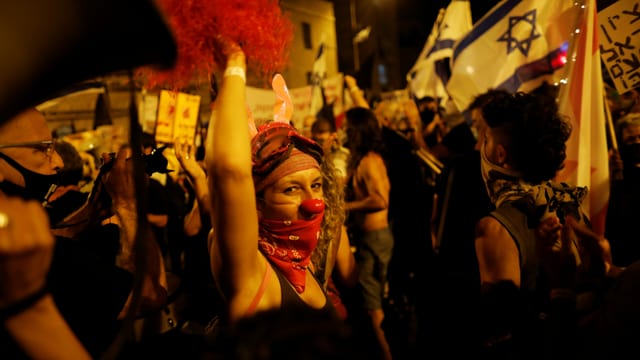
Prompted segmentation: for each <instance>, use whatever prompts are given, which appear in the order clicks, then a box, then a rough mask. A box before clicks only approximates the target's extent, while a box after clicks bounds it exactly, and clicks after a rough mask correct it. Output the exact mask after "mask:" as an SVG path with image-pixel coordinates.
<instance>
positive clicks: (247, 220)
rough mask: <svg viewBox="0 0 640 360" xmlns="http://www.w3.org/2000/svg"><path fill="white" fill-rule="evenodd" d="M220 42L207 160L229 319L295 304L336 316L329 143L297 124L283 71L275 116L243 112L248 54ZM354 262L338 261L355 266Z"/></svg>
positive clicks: (336, 196) (338, 201)
mask: <svg viewBox="0 0 640 360" xmlns="http://www.w3.org/2000/svg"><path fill="white" fill-rule="evenodd" d="M221 47H222V48H223V53H224V57H225V58H226V69H225V71H224V76H223V81H222V85H221V86H220V89H219V94H218V97H217V99H216V102H215V104H214V106H213V111H212V116H211V121H210V122H209V130H208V138H207V144H206V156H205V163H206V167H207V171H208V176H209V186H210V194H211V201H212V207H211V209H212V224H213V229H214V230H212V233H211V234H210V250H209V251H210V254H211V268H212V271H213V274H214V277H215V279H216V282H217V284H218V285H219V287H220V290H221V292H222V294H223V295H224V297H225V299H226V301H227V306H228V311H227V315H228V319H227V320H228V321H229V322H230V323H231V324H233V323H236V322H237V321H238V320H241V319H243V318H246V317H249V316H251V315H253V314H256V313H258V312H262V311H267V310H273V309H285V310H286V309H287V308H290V307H296V306H297V307H306V308H310V309H315V310H317V311H323V312H326V313H327V316H328V317H333V316H336V311H335V308H334V306H333V305H332V302H331V300H330V298H329V297H328V296H327V293H326V291H325V279H327V278H328V277H327V276H326V275H324V274H326V273H330V272H331V271H332V269H333V267H334V266H333V265H334V264H335V263H336V262H335V259H336V258H339V257H340V256H341V255H336V253H337V252H338V251H337V249H338V248H339V246H338V241H339V239H340V235H341V233H343V227H342V224H343V223H344V217H345V215H344V210H343V206H342V201H343V197H342V189H341V188H340V186H339V185H338V183H337V181H336V178H334V176H335V175H334V170H333V169H332V168H331V162H330V161H324V162H323V161H322V159H323V153H322V148H321V147H320V146H319V145H318V144H316V143H315V142H313V141H312V140H310V139H307V138H305V137H303V136H302V135H300V134H299V133H298V132H297V131H296V129H295V128H294V127H292V126H291V125H290V119H291V114H292V104H291V100H290V98H289V94H288V89H287V87H286V84H285V82H284V80H283V79H282V77H281V76H280V75H276V76H275V77H274V78H273V82H272V86H273V89H274V91H275V93H276V105H275V107H274V119H273V121H271V122H268V123H266V124H263V125H261V126H259V127H257V128H256V126H255V124H253V120H252V119H251V116H250V114H248V112H247V110H246V109H247V107H246V103H245V101H246V98H245V90H246V88H245V71H246V60H245V56H244V53H243V52H242V49H241V48H240V47H239V46H238V45H236V44H233V43H230V42H223V44H222V45H221ZM247 124H249V126H247ZM247 130H249V133H250V135H251V136H247ZM343 241H346V240H344V237H343ZM347 251H348V247H347ZM349 255H350V254H349ZM354 266H355V262H353V263H347V266H346V268H348V269H346V270H345V269H344V268H345V267H344V266H340V265H336V266H335V268H336V269H338V270H339V271H343V270H345V271H351V272H352V273H353V269H354Z"/></svg>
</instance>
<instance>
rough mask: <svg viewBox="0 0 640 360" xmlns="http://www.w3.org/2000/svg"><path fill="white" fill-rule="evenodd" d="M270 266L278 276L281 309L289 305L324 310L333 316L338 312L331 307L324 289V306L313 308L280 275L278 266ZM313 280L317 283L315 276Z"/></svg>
mask: <svg viewBox="0 0 640 360" xmlns="http://www.w3.org/2000/svg"><path fill="white" fill-rule="evenodd" d="M272 268H273V272H274V273H275V274H276V275H277V276H278V281H279V282H280V294H281V296H282V300H281V305H280V307H281V308H282V309H286V308H290V307H306V308H309V309H313V310H317V311H321V312H326V313H327V314H328V315H331V316H335V317H337V316H338V312H337V311H336V309H335V308H334V307H333V303H331V299H329V298H328V297H327V293H326V292H325V291H324V290H322V293H323V294H324V299H325V304H324V306H323V307H322V308H320V309H314V308H312V307H311V306H309V304H307V303H306V302H304V301H303V300H302V299H301V298H300V296H298V293H297V292H296V291H295V289H294V288H293V286H291V284H289V281H288V280H287V278H285V277H284V275H282V274H281V273H280V271H278V268H276V267H275V266H272ZM314 281H316V283H317V280H315V277H314Z"/></svg>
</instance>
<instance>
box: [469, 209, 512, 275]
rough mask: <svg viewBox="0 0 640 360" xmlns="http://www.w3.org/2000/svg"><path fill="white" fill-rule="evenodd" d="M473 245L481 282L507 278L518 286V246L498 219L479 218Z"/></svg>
mask: <svg viewBox="0 0 640 360" xmlns="http://www.w3.org/2000/svg"><path fill="white" fill-rule="evenodd" d="M475 247H476V256H477V257H478V265H479V269H480V281H481V283H483V284H484V283H498V282H500V281H504V280H507V281H512V282H513V283H514V284H515V285H516V286H518V287H519V286H520V258H519V255H518V254H519V253H518V248H517V246H516V243H515V241H514V240H513V238H512V237H511V234H509V232H508V231H507V229H505V228H504V226H502V224H500V222H499V221H498V220H496V219H495V218H493V217H489V216H487V217H484V218H482V219H480V221H479V222H478V225H477V226H476V240H475Z"/></svg>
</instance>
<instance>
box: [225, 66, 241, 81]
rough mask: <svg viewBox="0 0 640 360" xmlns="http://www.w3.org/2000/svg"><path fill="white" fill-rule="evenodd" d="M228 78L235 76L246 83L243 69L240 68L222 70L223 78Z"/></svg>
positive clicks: (233, 67) (232, 67) (230, 67)
mask: <svg viewBox="0 0 640 360" xmlns="http://www.w3.org/2000/svg"><path fill="white" fill-rule="evenodd" d="M229 76H237V77H239V78H241V79H242V82H244V83H246V82H247V76H246V73H245V71H244V69H243V68H241V67H240V66H229V67H228V68H226V69H224V75H223V77H229Z"/></svg>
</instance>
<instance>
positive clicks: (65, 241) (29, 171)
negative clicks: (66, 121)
mask: <svg viewBox="0 0 640 360" xmlns="http://www.w3.org/2000/svg"><path fill="white" fill-rule="evenodd" d="M105 156H106V154H105ZM128 157H130V152H127V151H126V150H122V151H121V152H119V153H118V154H117V155H116V158H115V159H113V158H111V159H105V164H109V165H113V166H112V167H111V170H109V171H105V172H104V173H103V174H102V175H101V179H100V182H101V184H102V185H101V186H102V189H103V191H104V192H105V193H108V196H109V198H110V202H109V206H105V204H102V206H103V207H104V209H103V210H105V211H108V212H110V213H111V214H116V217H117V218H118V220H119V222H120V225H118V226H119V228H124V229H126V230H124V231H122V233H123V234H124V236H122V238H120V237H119V236H117V235H116V237H115V244H114V246H115V249H114V250H113V251H112V253H113V254H111V253H109V254H107V253H105V252H103V251H100V249H102V248H101V247H100V246H99V244H97V243H99V242H100V240H103V238H101V237H97V236H84V235H83V234H82V233H75V232H74V231H76V230H77V229H79V228H80V227H81V226H78V228H76V227H73V226H70V227H68V228H63V229H53V228H50V230H51V232H52V234H54V235H55V244H54V248H53V257H52V261H51V266H50V269H49V271H48V274H47V279H46V288H45V290H46V293H47V294H50V295H51V296H52V298H53V300H54V301H55V303H56V305H57V307H58V309H59V311H60V314H61V316H62V317H63V319H64V320H65V322H66V323H67V324H68V325H69V328H70V329H71V331H72V332H73V333H74V334H75V336H76V337H77V338H78V340H79V341H80V343H81V344H82V345H83V346H84V347H85V348H86V350H87V352H88V353H89V354H90V356H91V357H94V358H95V357H99V356H101V355H102V354H103V353H104V352H105V351H107V349H108V348H109V346H110V345H111V344H112V342H113V341H114V339H115V338H116V336H117V335H118V332H119V331H120V329H121V326H122V320H121V319H122V317H121V316H124V314H125V313H126V311H128V308H129V306H131V305H132V301H131V291H132V286H133V272H134V271H135V268H134V267H133V266H134V261H133V253H134V251H133V243H134V242H133V237H132V236H135V224H136V210H135V206H134V201H135V197H134V196H133V186H132V177H133V173H132V164H131V163H132V162H130V161H127V158H128ZM63 167H64V163H63V160H62V159H61V157H60V155H59V154H58V153H57V151H56V150H55V147H54V140H52V139H51V133H50V131H49V128H48V125H47V122H46V119H45V117H44V116H43V114H42V113H41V112H39V111H38V110H36V109H34V108H29V109H26V110H24V111H22V112H20V113H19V114H18V115H16V116H15V117H13V118H11V119H8V120H5V121H4V122H3V123H2V124H1V125H0V192H2V193H4V194H7V195H12V196H18V197H20V198H22V199H30V200H34V201H36V202H37V203H39V204H41V205H42V206H43V207H44V208H45V209H47V207H48V206H49V205H50V200H51V193H52V192H53V191H54V189H55V188H56V185H57V179H58V172H59V171H60V169H62V168H63ZM88 214H89V215H88V216H92V217H88V218H84V221H83V222H81V223H80V225H83V224H88V223H94V222H97V223H98V224H99V223H100V220H102V218H94V217H95V216H96V215H98V214H97V213H88ZM47 226H49V224H47ZM114 226H116V225H114ZM63 234H64V235H63ZM94 235H97V233H94ZM103 236H104V234H103ZM118 240H121V242H120V243H119V244H118ZM145 250H146V249H145ZM153 255H154V253H153V252H150V253H149V257H148V259H149V260H151V262H153V261H154V259H155V258H156V257H154V256H153ZM150 268H151V266H150ZM150 273H151V272H150ZM161 276H162V274H161V275H159V276H158V277H161ZM147 281H149V284H150V285H151V286H152V287H153V294H152V295H150V296H149V297H147V295H144V296H143V300H148V301H150V302H153V301H157V302H158V303H161V302H163V301H164V299H163V297H162V295H163V294H164V293H166V291H165V292H163V291H162V290H160V288H161V287H162V285H161V284H158V282H160V283H162V280H158V282H156V281H155V280H154V281H151V280H147V278H146V277H145V286H146V284H147ZM143 292H144V293H145V294H148V293H147V292H146V291H143ZM143 307H144V308H145V309H148V308H151V307H153V306H150V305H149V303H147V304H144V303H143ZM2 348H3V349H4V347H2ZM9 351H10V350H9ZM3 355H4V354H3ZM12 355H13V353H11V352H9V358H16V359H21V358H23V357H22V356H20V355H18V354H16V356H15V357H13V356H12Z"/></svg>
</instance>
